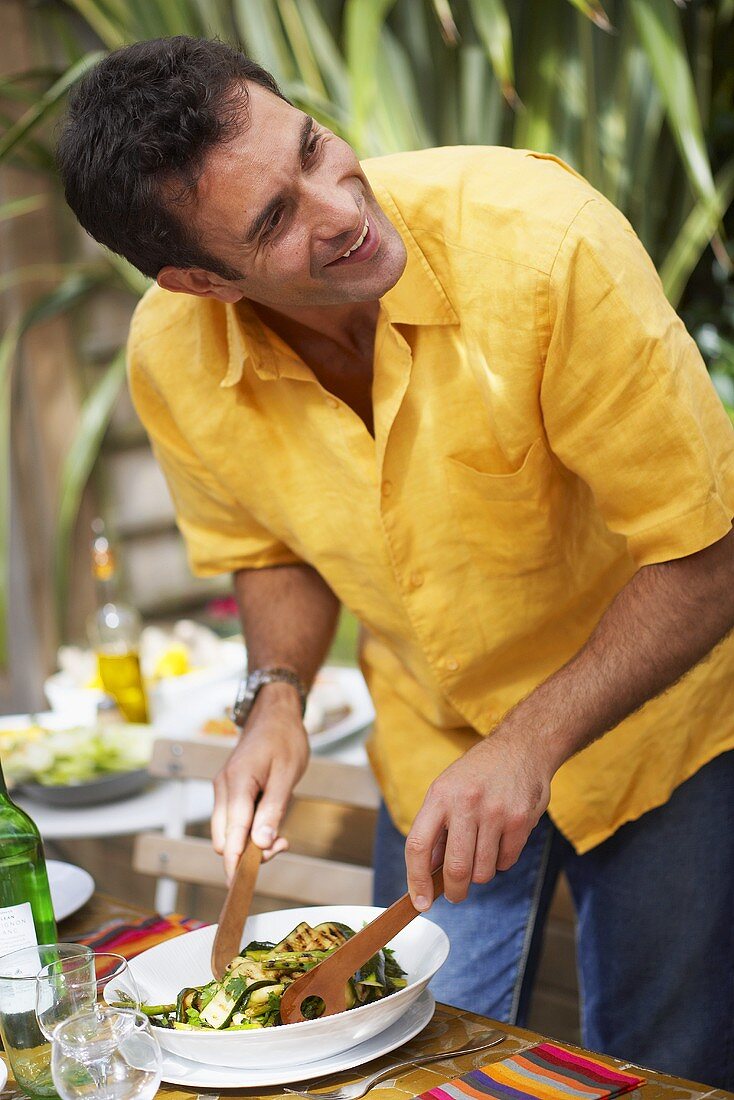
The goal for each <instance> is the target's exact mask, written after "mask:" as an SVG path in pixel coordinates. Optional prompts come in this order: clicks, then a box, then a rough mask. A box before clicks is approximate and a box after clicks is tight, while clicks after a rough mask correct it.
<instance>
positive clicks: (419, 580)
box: [410, 573, 425, 588]
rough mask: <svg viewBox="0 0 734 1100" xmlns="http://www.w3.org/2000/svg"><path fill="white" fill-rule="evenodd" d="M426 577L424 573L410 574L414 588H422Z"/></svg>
mask: <svg viewBox="0 0 734 1100" xmlns="http://www.w3.org/2000/svg"><path fill="white" fill-rule="evenodd" d="M424 579H425V578H424V577H423V574H422V573H411V574H410V583H411V586H412V587H413V588H420V586H421V585H422V584H423V581H424Z"/></svg>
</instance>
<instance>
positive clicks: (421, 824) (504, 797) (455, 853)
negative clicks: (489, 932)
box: [405, 530, 734, 909]
mask: <svg viewBox="0 0 734 1100" xmlns="http://www.w3.org/2000/svg"><path fill="white" fill-rule="evenodd" d="M732 624H734V531H732V530H730V531H729V532H728V533H727V534H726V535H724V537H723V538H721V539H719V540H718V542H714V543H712V544H711V545H710V546H707V547H706V548H705V549H704V550H699V551H697V552H696V553H695V554H690V555H688V556H687V557H684V558H676V559H673V560H671V561H668V562H660V563H658V564H655V565H646V566H643V567H642V568H641V569H640V570H638V572H637V573H636V574H635V575H634V576H633V577H632V579H631V580H630V581H628V583H627V584H626V585H625V586H624V588H622V590H621V591H620V592H619V593H618V594H617V596H616V598H615V599H614V601H613V602H612V603H611V605H610V606H609V607H608V608H607V610H606V611H605V613H604V614H603V615H602V617H601V619H600V621H599V623H598V625H597V627H596V629H595V630H594V632H593V633H592V635H591V637H590V638H589V640H588V641H587V642H586V644H585V645H584V646H583V647H582V648H581V649H580V650H579V652H578V653H577V654H576V656H575V657H573V658H572V659H571V660H570V661H569V662H568V663H567V664H565V665H564V666H563V667H562V668H560V669H559V670H558V671H557V672H555V673H553V675H552V676H550V677H549V678H548V679H547V680H546V681H545V682H544V683H542V684H540V685H539V686H538V687H537V688H535V690H534V691H531V692H530V694H529V695H527V696H526V697H525V699H523V700H522V701H521V702H520V703H518V705H517V706H516V707H515V708H514V709H513V710H511V711H510V712H509V713H508V714H507V715H505V717H504V718H503V720H502V722H501V723H500V725H499V726H498V727H497V729H496V730H495V732H494V733H493V734H491V735H490V736H489V737H487V739H486V740H485V741H483V742H480V743H479V744H478V745H475V746H474V748H473V749H470V750H469V752H468V753H466V754H465V755H464V756H463V757H462V758H461V759H460V760H457V761H456V763H455V764H452V765H451V767H449V768H447V769H446V771H445V772H443V773H442V774H441V775H440V776H439V777H438V779H437V780H436V781H435V782H434V783H433V784H432V785H431V787H430V789H429V791H428V794H427V795H426V799H425V801H424V803H423V805H422V807H421V809H420V810H419V812H418V816H417V817H416V819H415V822H414V823H413V828H412V829H411V831H410V833H409V835H408V839H407V841H406V843H405V860H406V865H407V870H408V884H409V889H410V895H411V898H412V900H413V904H414V905H415V907H416V909H427V908H428V907H429V905H430V903H431V900H432V897H433V895H432V888H431V882H430V878H429V875H430V871H431V868H432V867H435V866H437V865H438V863H440V862H441V859H442V858H443V865H444V883H445V893H446V897H447V898H448V899H449V901H462V900H463V899H464V898H465V897H466V894H467V890H468V888H469V883H470V882H488V881H489V879H491V878H492V876H493V875H494V873H495V871H504V870H506V869H507V868H508V867H511V866H512V865H513V863H515V861H516V860H517V858H518V856H519V855H520V852H521V851H522V849H523V847H524V845H525V842H526V840H527V838H528V836H529V835H530V831H531V829H532V828H533V827H534V825H535V824H536V823H537V821H538V820H539V819H540V817H541V815H542V814H543V812H544V811H545V809H546V808H547V806H548V800H549V792H550V781H551V778H552V777H553V775H554V774H555V772H556V771H557V770H558V768H560V767H561V765H562V764H563V763H564V762H565V761H566V760H568V759H569V758H570V757H571V756H573V754H574V753H575V752H578V751H579V749H582V748H584V747H585V746H586V745H588V744H590V743H591V742H592V741H594V740H595V739H596V738H597V737H601V736H602V734H604V733H606V732H607V731H608V730H611V729H613V728H614V727H615V726H616V725H618V723H619V722H621V721H622V720H623V719H624V718H626V717H627V715H628V714H632V712H633V711H635V710H637V708H638V707H641V706H642V705H643V703H645V702H646V701H647V700H648V699H652V698H654V696H656V695H658V694H659V693H660V692H661V691H663V690H664V689H665V688H666V687H668V686H669V685H670V684H672V683H674V682H675V681H676V680H677V679H679V677H681V676H683V675H684V674H685V673H686V672H687V671H688V670H689V669H690V668H692V667H693V666H694V665H695V664H696V662H697V661H700V660H701V658H702V657H704V656H705V655H706V654H707V653H709V652H710V650H711V649H712V648H713V646H715V645H716V643H717V642H718V641H720V639H721V638H723V637H724V636H725V635H726V634H727V633H728V632H729V631H730V630H731V629H732ZM444 846H445V853H444V851H443V848H444Z"/></svg>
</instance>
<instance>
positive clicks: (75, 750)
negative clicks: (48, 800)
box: [0, 723, 152, 786]
mask: <svg viewBox="0 0 734 1100" xmlns="http://www.w3.org/2000/svg"><path fill="white" fill-rule="evenodd" d="M151 745H152V733H151V727H150V726H145V725H134V724H131V723H115V724H109V725H105V726H100V727H99V728H96V727H83V726H80V727H77V728H74V729H65V730H49V729H44V728H43V726H40V725H39V726H31V727H25V728H24V729H22V730H12V731H3V733H2V736H1V737H0V750H1V751H2V757H3V770H4V772H5V776H6V778H7V780H8V782H9V783H11V784H12V785H15V784H18V783H40V784H42V785H43V786H68V785H71V784H78V783H88V782H89V781H90V780H94V779H101V778H102V777H103V776H105V775H110V774H111V773H113V772H125V771H133V770H134V769H136V768H145V767H147V765H148V763H149V761H150V751H151Z"/></svg>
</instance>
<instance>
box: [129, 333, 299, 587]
mask: <svg viewBox="0 0 734 1100" xmlns="http://www.w3.org/2000/svg"><path fill="white" fill-rule="evenodd" d="M128 378H129V383H130V392H131V395H132V399H133V403H134V405H135V408H136V410H137V413H138V415H139V416H140V419H141V420H142V422H143V425H144V426H145V429H146V431H147V432H148V436H149V438H150V442H151V446H152V448H153V453H154V455H155V457H156V459H157V460H158V463H159V465H160V467H161V470H162V471H163V474H164V476H165V478H166V481H167V483H168V488H169V490H170V493H171V497H172V500H173V505H174V508H175V510H176V521H177V524H178V527H179V530H180V532H181V534H182V536H183V538H184V541H185V544H186V551H187V555H188V561H189V566H190V568H191V571H192V572H193V573H194V574H195V575H196V576H198V577H210V576H214V575H216V574H219V573H231V572H235V571H236V570H238V569H261V568H263V567H266V566H274V565H291V564H297V563H299V561H300V559H299V558H298V557H297V556H296V555H295V554H294V553H293V552H292V551H291V550H290V549H289V548H288V547H287V546H286V545H285V544H284V543H283V542H281V541H279V540H278V539H277V538H275V537H274V536H273V535H272V534H271V533H270V532H269V531H267V530H266V529H265V528H264V527H263V526H261V524H259V523H258V522H257V521H256V520H255V518H254V517H253V516H252V515H250V514H249V512H248V511H247V510H246V509H245V508H244V507H243V506H242V505H241V504H240V503H239V502H238V501H237V500H235V499H234V498H233V497H232V496H231V495H230V494H229V493H228V492H227V491H226V489H225V488H224V487H223V486H222V485H221V484H220V483H219V482H218V480H217V479H216V478H215V477H214V476H213V475H212V474H211V473H210V472H209V471H208V470H207V469H206V467H205V466H204V465H203V463H202V462H201V461H200V459H199V458H198V457H197V455H196V454H195V453H194V451H193V450H192V449H191V447H190V446H189V445H188V444H187V442H186V440H185V438H184V437H183V435H182V434H181V432H180V431H179V429H178V428H177V426H176V424H175V422H174V420H173V418H172V416H171V414H170V410H169V409H168V407H167V405H166V403H165V401H164V400H163V398H162V397H161V395H160V394H159V393H158V391H157V389H156V387H155V385H154V383H153V382H152V380H151V379H150V378H149V377H148V375H147V373H146V371H145V369H144V368H143V367H142V366H141V365H140V363H139V358H138V355H137V353H136V348H135V344H134V341H132V340H131V343H130V345H129V347H128Z"/></svg>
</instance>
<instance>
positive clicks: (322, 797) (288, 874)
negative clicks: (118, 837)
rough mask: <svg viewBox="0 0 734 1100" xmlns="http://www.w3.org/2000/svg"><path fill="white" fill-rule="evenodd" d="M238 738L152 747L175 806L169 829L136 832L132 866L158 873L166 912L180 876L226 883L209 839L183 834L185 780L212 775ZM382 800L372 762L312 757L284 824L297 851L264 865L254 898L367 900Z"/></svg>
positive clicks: (154, 770)
mask: <svg viewBox="0 0 734 1100" xmlns="http://www.w3.org/2000/svg"><path fill="white" fill-rule="evenodd" d="M232 744H233V742H228V743H226V744H221V743H209V742H207V743H204V742H201V741H187V740H174V739H169V738H161V739H159V740H157V741H156V742H155V744H154V746H153V755H152V759H151V763H150V773H151V775H154V776H156V777H157V778H162V779H168V780H174V783H173V784H172V790H171V812H170V816H169V821H168V824H167V826H166V828H165V830H164V832H162V833H158V832H155V833H154V832H150V833H141V834H140V835H139V836H138V837H137V839H136V842H135V847H134V850H133V867H134V869H135V870H136V871H141V872H143V873H145V874H151V875H156V876H157V877H158V885H157V889H156V899H155V902H156V909H157V910H158V912H160V913H167V912H171V911H172V910H173V909H175V906H176V896H177V888H178V883H192V884H197V885H209V886H222V887H224V886H225V885H226V883H225V877H224V869H223V866H222V860H221V857H220V856H218V855H217V853H216V852H215V851H214V849H213V848H212V846H211V840H210V839H209V838H208V837H201V836H198V837H197V836H187V835H186V833H185V822H184V817H183V804H184V798H183V794H184V784H185V782H186V781H187V780H190V779H204V780H207V779H208V780H211V779H213V778H214V776H215V775H216V774H217V772H218V771H219V770H220V768H221V767H222V766H223V764H224V763H225V761H226V759H227V757H228V756H229V754H230V752H231V751H232ZM378 805H379V792H378V790H377V787H376V785H375V782H374V780H373V778H372V775H371V774H370V772H369V771H368V770H367V768H365V767H360V766H356V765H354V764H342V763H338V762H336V761H333V760H327V759H323V758H318V757H315V758H313V759H312V760H311V762H310V764H309V766H308V768H307V770H306V773H305V775H304V776H303V778H302V779H301V781H300V783H299V784H298V786H297V787H296V790H295V792H294V798H293V802H292V805H291V808H290V809H289V812H288V815H287V817H286V821H285V823H284V828H283V832H284V835H285V836H287V837H288V840H289V842H290V844H291V850H290V851H288V852H284V853H282V854H281V855H279V856H278V857H277V858H276V859H274V860H272V861H270V862H269V863H266V864H263V865H262V866H261V869H260V873H259V875H258V880H257V895H256V897H267V898H278V899H281V900H287V901H291V902H294V903H296V904H299V903H300V904H304V905H319V904H322V903H325V904H328V903H333V904H354V905H369V904H370V903H371V900H372V870H371V867H370V862H371V840H372V832H373V830H374V821H375V818H376V812H377V807H378Z"/></svg>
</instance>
